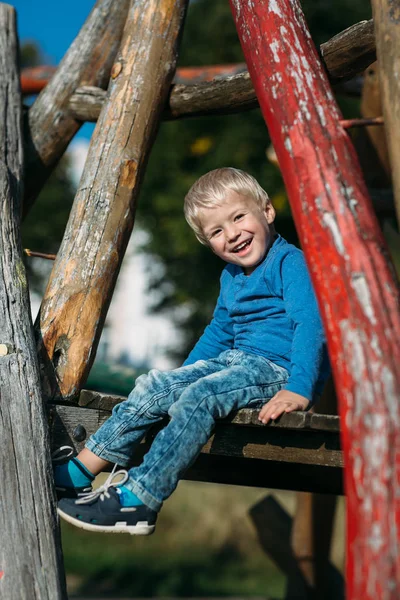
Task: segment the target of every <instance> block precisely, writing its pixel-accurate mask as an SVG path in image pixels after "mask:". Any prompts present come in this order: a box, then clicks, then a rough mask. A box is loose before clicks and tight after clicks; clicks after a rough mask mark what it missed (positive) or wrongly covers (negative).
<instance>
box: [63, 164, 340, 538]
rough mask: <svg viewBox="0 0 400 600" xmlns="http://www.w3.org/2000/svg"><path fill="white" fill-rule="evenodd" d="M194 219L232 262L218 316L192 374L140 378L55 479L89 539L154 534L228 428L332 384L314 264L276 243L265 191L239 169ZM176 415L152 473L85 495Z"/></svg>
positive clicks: (214, 186) (197, 200)
mask: <svg viewBox="0 0 400 600" xmlns="http://www.w3.org/2000/svg"><path fill="white" fill-rule="evenodd" d="M185 217H186V220H187V221H188V223H189V225H190V226H191V227H192V229H193V230H194V232H195V234H196V236H197V238H198V240H199V241H200V242H201V243H202V244H206V245H208V246H209V247H210V248H211V250H212V251H213V252H214V253H215V254H217V255H218V256H219V257H220V258H222V259H223V260H224V261H225V262H226V263H228V264H227V266H226V267H225V269H224V270H223V272H222V276H221V290H220V295H219V298H218V302H217V305H216V308H215V312H214V316H213V319H212V321H211V323H210V325H208V327H207V328H206V329H205V331H204V334H203V335H202V336H201V338H200V339H199V341H198V342H197V344H196V345H195V347H194V349H193V350H192V352H191V353H190V355H189V357H188V358H187V359H186V361H185V363H184V365H183V366H182V367H180V368H178V369H175V370H173V371H170V372H165V373H162V372H159V371H156V370H152V371H150V372H149V374H148V375H142V376H140V377H139V378H138V379H137V381H136V385H135V388H134V390H133V391H132V392H131V394H130V395H129V397H128V399H127V400H126V401H125V402H122V403H121V404H119V405H117V406H116V407H115V408H114V410H113V414H112V416H111V417H110V419H109V420H108V421H107V422H106V423H105V424H104V425H103V426H102V427H101V428H100V429H99V430H98V431H97V433H95V434H94V435H93V436H92V437H91V438H90V439H89V440H88V442H87V444H86V447H85V448H84V450H82V452H80V453H79V455H78V456H77V458H73V459H72V460H70V461H68V462H67V463H65V464H63V465H59V466H58V467H56V468H55V481H56V488H57V491H58V493H59V495H60V496H64V498H63V499H62V500H61V501H60V503H59V514H60V515H61V516H62V517H63V518H64V519H66V520H67V521H69V522H71V523H73V524H75V525H77V526H78V527H82V528H83V529H88V530H93V531H110V532H117V531H125V532H128V533H131V534H137V535H147V534H149V533H152V532H153V531H154V528H155V522H156V518H157V513H158V511H159V510H160V508H161V506H162V503H163V501H164V500H165V499H166V498H168V496H169V495H170V494H171V493H172V492H173V490H174V489H175V487H176V486H177V483H178V481H179V479H180V478H181V477H182V475H183V473H184V472H185V470H186V469H187V468H188V467H189V466H190V464H191V463H192V462H193V461H194V460H195V458H196V457H197V455H198V454H199V452H200V450H201V448H202V447H203V445H204V444H205V443H206V442H207V440H208V438H209V437H210V435H211V433H212V430H213V427H214V424H215V420H216V419H221V418H224V417H226V416H227V415H228V414H229V413H230V412H231V411H233V410H238V409H240V408H244V407H261V410H260V413H259V419H260V421H261V422H262V423H268V421H269V420H270V419H276V418H278V417H279V416H280V415H281V414H282V413H284V412H291V411H293V410H306V409H307V408H309V407H310V406H311V405H312V404H313V402H314V401H315V399H316V398H317V396H318V395H319V394H320V392H321V390H322V387H323V384H324V382H325V379H326V378H327V376H328V370H329V366H328V361H327V354H326V347H325V337H324V332H323V327H322V324H321V320H320V316H319V313H318V308H317V304H316V300H315V296H314V293H313V289H312V285H311V282H310V278H309V275H308V271H307V267H306V264H305V261H304V257H303V253H302V252H301V251H300V250H298V249H297V248H295V247H294V246H292V245H290V244H288V243H287V242H286V241H285V240H283V239H282V238H281V237H280V236H279V235H278V234H277V233H276V232H275V228H274V220H275V210H274V208H273V206H272V205H271V203H270V201H269V198H268V195H267V194H266V192H265V191H264V190H263V189H262V188H261V187H260V185H259V184H258V183H257V181H256V180H255V179H254V178H253V177H251V176H250V175H248V174H247V173H244V172H243V171H240V170H238V169H233V168H224V169H216V170H215V171H211V172H210V173H207V174H206V175H204V176H203V177H201V178H200V179H199V180H198V181H197V182H196V183H195V184H194V185H193V186H192V188H191V189H190V190H189V192H188V194H187V196H186V198H185ZM166 415H169V416H170V417H171V419H170V421H169V423H168V425H167V426H166V427H165V428H164V429H162V430H161V431H160V432H159V433H158V435H157V436H156V438H155V439H154V441H153V444H152V446H151V449H150V450H149V452H148V453H147V455H146V456H145V458H144V460H143V462H142V464H141V465H140V466H138V467H135V468H132V469H129V471H119V472H118V473H120V474H121V473H122V475H123V479H122V481H119V482H117V483H115V477H114V475H116V474H114V475H111V476H110V477H109V478H108V480H107V482H106V483H105V484H104V486H102V487H101V488H100V489H98V490H96V491H95V492H92V493H90V492H89V493H86V494H85V492H86V491H88V489H89V490H90V486H91V482H92V480H93V479H94V476H95V475H97V474H98V473H99V472H101V471H103V470H104V469H105V467H107V466H109V465H110V463H116V464H118V465H121V466H123V467H126V468H128V466H129V463H130V461H131V458H132V456H133V453H134V450H135V448H136V446H137V445H138V444H139V442H140V440H141V439H142V438H143V436H144V435H145V433H146V432H147V430H148V429H149V427H150V426H151V425H153V424H154V423H156V422H158V421H160V420H161V419H162V418H163V417H165V416H166ZM66 496H69V498H67V497H66ZM79 496H81V497H79ZM74 497H75V499H74ZM76 498H77V499H76Z"/></svg>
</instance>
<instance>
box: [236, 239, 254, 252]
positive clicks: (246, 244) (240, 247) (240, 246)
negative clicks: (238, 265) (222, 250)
mask: <svg viewBox="0 0 400 600" xmlns="http://www.w3.org/2000/svg"><path fill="white" fill-rule="evenodd" d="M252 241H253V238H250V239H249V240H246V241H245V242H242V243H241V244H238V245H237V246H236V247H235V248H234V249H233V250H232V252H234V253H235V254H240V253H242V252H244V251H245V250H247V248H248V247H249V246H250V244H251V242H252Z"/></svg>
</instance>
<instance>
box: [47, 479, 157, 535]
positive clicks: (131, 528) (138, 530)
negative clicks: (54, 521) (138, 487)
mask: <svg viewBox="0 0 400 600" xmlns="http://www.w3.org/2000/svg"><path fill="white" fill-rule="evenodd" d="M117 475H118V476H120V475H122V476H123V479H122V480H120V481H118V482H117V483H114V481H115V477H116V476H117ZM127 479H128V473H127V472H126V471H123V470H121V471H116V472H115V471H113V472H112V473H111V474H110V475H109V477H108V479H107V481H106V482H105V483H104V484H103V485H102V486H100V487H99V488H97V489H96V490H94V491H93V492H92V493H90V494H85V495H84V496H82V497H81V498H79V499H78V500H72V499H68V498H64V499H62V500H61V501H60V502H59V504H58V514H59V515H60V517H62V518H63V519H64V520H65V521H68V523H72V525H75V526H76V527H80V528H81V529H85V530H86V531H101V532H103V533H130V534H131V535H150V534H151V533H153V532H154V530H155V527H156V520H157V513H156V512H155V511H154V510H151V509H150V508H149V507H148V506H146V505H145V504H141V505H140V506H123V505H122V504H121V502H120V498H121V490H120V489H119V488H120V486H122V485H123V484H124V483H125V481H126V480H127Z"/></svg>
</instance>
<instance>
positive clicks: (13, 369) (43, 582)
mask: <svg viewBox="0 0 400 600" xmlns="http://www.w3.org/2000/svg"><path fill="white" fill-rule="evenodd" d="M17 55H18V39H17V33H16V22H15V10H14V8H12V7H11V6H8V5H6V4H0V56H1V61H0V112H1V116H0V189H1V193H0V214H1V226H0V259H1V269H0V342H1V354H0V390H1V391H0V394H1V401H0V439H1V444H0V472H1V484H0V497H1V502H0V530H1V544H0V571H1V578H0V596H1V598H7V600H21V598H32V600H45V599H47V600H59V599H62V598H66V590H65V577H64V572H63V564H62V555H61V546H60V539H59V531H58V523H57V516H56V512H55V496H54V493H52V487H53V483H52V470H51V458H50V444H49V437H48V427H47V422H46V414H45V411H44V407H43V403H42V396H41V389H40V378H39V368H38V364H37V356H36V349H35V342H34V337H33V329H32V322H31V319H30V302H29V293H28V283H27V279H26V274H25V268H24V264H23V257H22V248H21V239H20V213H21V204H22V189H23V185H22V172H23V148H22V145H23V144H22V139H23V137H22V111H21V94H20V85H19V73H18V64H17Z"/></svg>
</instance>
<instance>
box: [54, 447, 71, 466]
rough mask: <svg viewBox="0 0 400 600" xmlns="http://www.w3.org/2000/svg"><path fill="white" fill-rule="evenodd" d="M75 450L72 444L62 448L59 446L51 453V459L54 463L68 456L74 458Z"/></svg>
mask: <svg viewBox="0 0 400 600" xmlns="http://www.w3.org/2000/svg"><path fill="white" fill-rule="evenodd" d="M74 452H75V450H74V449H73V448H72V446H61V447H60V448H57V450H54V452H53V454H52V455H51V460H52V462H53V463H57V462H61V461H64V460H67V458H72V457H73V456H74Z"/></svg>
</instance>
